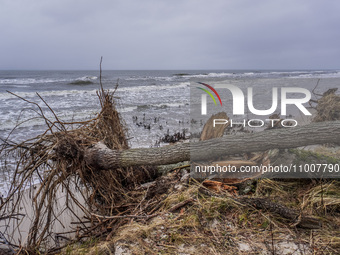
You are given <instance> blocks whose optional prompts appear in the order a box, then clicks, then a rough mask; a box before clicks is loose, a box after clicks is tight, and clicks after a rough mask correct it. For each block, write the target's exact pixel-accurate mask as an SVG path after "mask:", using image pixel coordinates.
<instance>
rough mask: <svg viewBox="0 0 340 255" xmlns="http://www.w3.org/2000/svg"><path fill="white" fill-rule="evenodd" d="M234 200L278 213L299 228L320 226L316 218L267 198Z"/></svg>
mask: <svg viewBox="0 0 340 255" xmlns="http://www.w3.org/2000/svg"><path fill="white" fill-rule="evenodd" d="M234 200H235V201H237V202H240V203H242V204H246V205H248V206H251V207H254V208H256V209H262V210H265V211H269V212H271V213H273V214H276V215H279V216H281V217H283V218H285V219H287V220H289V221H290V222H292V224H293V226H298V227H301V228H309V229H315V228H320V227H321V224H320V223H321V222H320V220H319V219H318V218H316V217H313V216H308V215H303V214H301V213H300V212H299V211H297V210H294V209H292V208H288V207H286V206H284V205H281V204H278V203H274V202H272V201H270V200H269V199H268V198H249V197H243V198H234Z"/></svg>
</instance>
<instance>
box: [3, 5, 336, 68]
mask: <svg viewBox="0 0 340 255" xmlns="http://www.w3.org/2000/svg"><path fill="white" fill-rule="evenodd" d="M100 56H103V57H104V61H103V68H104V69H339V68H340V64H339V63H340V1H337V0H332V1H331V0H319V1H317V0H210V1H207V0H171V1H170V0H168V1H165V0H163V1H162V0H142V1H141V0H121V1H119V0H96V1H94V0H32V1H28V0H0V69H7V70H8V69H63V70H65V69H95V70H97V69H98V64H99V59H100Z"/></svg>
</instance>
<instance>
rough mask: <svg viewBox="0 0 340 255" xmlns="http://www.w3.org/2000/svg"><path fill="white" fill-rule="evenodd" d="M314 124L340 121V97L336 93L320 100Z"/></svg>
mask: <svg viewBox="0 0 340 255" xmlns="http://www.w3.org/2000/svg"><path fill="white" fill-rule="evenodd" d="M316 111H317V112H316V115H315V117H314V118H313V121H314V122H322V121H332V120H340V96H339V95H336V94H334V93H330V94H328V95H324V96H323V97H322V98H321V99H319V100H318V104H317V106H316Z"/></svg>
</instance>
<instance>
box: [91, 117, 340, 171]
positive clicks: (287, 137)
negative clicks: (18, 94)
mask: <svg viewBox="0 0 340 255" xmlns="http://www.w3.org/2000/svg"><path fill="white" fill-rule="evenodd" d="M325 143H340V121H329V122H320V123H312V124H309V125H305V126H300V127H292V128H282V129H278V130H268V131H264V132H258V133H253V134H243V135H235V136H225V137H220V138H215V139H210V140H206V141H199V142H195V143H180V144H175V145H170V146H166V147H160V148H138V149H128V150H122V151H117V150H110V149H108V148H107V147H106V146H105V145H104V144H102V143H98V144H96V145H95V146H93V147H91V148H88V149H87V150H86V151H85V160H86V163H87V164H89V165H92V166H96V167H99V168H100V169H111V168H115V167H118V166H120V167H126V166H136V165H166V164H173V163H177V162H181V161H187V160H190V159H191V160H207V159H211V158H212V157H213V156H214V157H220V156H224V155H232V154H240V153H246V152H256V151H266V150H269V149H275V148H276V149H286V148H296V147H301V146H307V145H313V144H325ZM190 154H191V158H190Z"/></svg>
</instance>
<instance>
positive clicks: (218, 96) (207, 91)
mask: <svg viewBox="0 0 340 255" xmlns="http://www.w3.org/2000/svg"><path fill="white" fill-rule="evenodd" d="M197 83H199V84H201V85H203V86H206V87H207V88H209V89H211V91H212V92H214V93H215V95H216V96H217V98H218V100H219V101H220V104H221V106H222V100H221V98H220V95H219V94H218V93H217V91H216V90H215V89H214V88H213V87H212V86H210V85H209V84H206V83H203V82H197ZM197 88H198V89H200V90H203V91H204V92H206V93H207V94H208V95H209V96H210V97H211V98H212V100H213V101H214V103H215V105H217V103H216V100H215V97H214V96H213V94H211V92H210V91H209V90H207V89H204V88H201V87H197Z"/></svg>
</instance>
